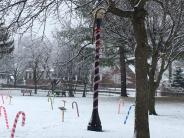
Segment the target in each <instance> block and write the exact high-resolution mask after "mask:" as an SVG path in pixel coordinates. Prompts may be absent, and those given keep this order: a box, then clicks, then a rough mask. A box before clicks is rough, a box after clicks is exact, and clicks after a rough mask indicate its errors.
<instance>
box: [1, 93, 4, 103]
mask: <svg viewBox="0 0 184 138" xmlns="http://www.w3.org/2000/svg"><path fill="white" fill-rule="evenodd" d="M1 99H2V102H3V104H4V98H3V95H1Z"/></svg>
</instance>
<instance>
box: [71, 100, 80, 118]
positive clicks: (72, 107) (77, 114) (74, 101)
mask: <svg viewBox="0 0 184 138" xmlns="http://www.w3.org/2000/svg"><path fill="white" fill-rule="evenodd" d="M74 104H75V105H76V109H77V116H78V117H79V108H78V104H77V102H75V101H74V102H72V109H73V108H74V106H73V105H74Z"/></svg>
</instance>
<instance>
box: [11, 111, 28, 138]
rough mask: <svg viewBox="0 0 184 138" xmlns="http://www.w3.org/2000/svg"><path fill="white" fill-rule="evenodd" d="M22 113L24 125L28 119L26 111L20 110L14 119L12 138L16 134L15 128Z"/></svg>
mask: <svg viewBox="0 0 184 138" xmlns="http://www.w3.org/2000/svg"><path fill="white" fill-rule="evenodd" d="M20 115H22V126H24V125H25V120H26V115H25V113H24V112H22V111H19V112H18V113H17V115H16V117H15V121H14V124H13V128H12V130H11V138H14V134H15V129H16V126H17V122H18V118H19V116H20Z"/></svg>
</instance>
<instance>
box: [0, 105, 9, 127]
mask: <svg viewBox="0 0 184 138" xmlns="http://www.w3.org/2000/svg"><path fill="white" fill-rule="evenodd" d="M2 109H3V111H4V118H5V122H6V128H7V129H9V124H8V117H7V113H6V109H5V107H3V106H0V116H1V110H2Z"/></svg>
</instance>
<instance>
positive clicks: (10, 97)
mask: <svg viewBox="0 0 184 138" xmlns="http://www.w3.org/2000/svg"><path fill="white" fill-rule="evenodd" d="M12 98H13V97H12V96H11V95H9V99H10V101H9V104H11V99H12Z"/></svg>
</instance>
